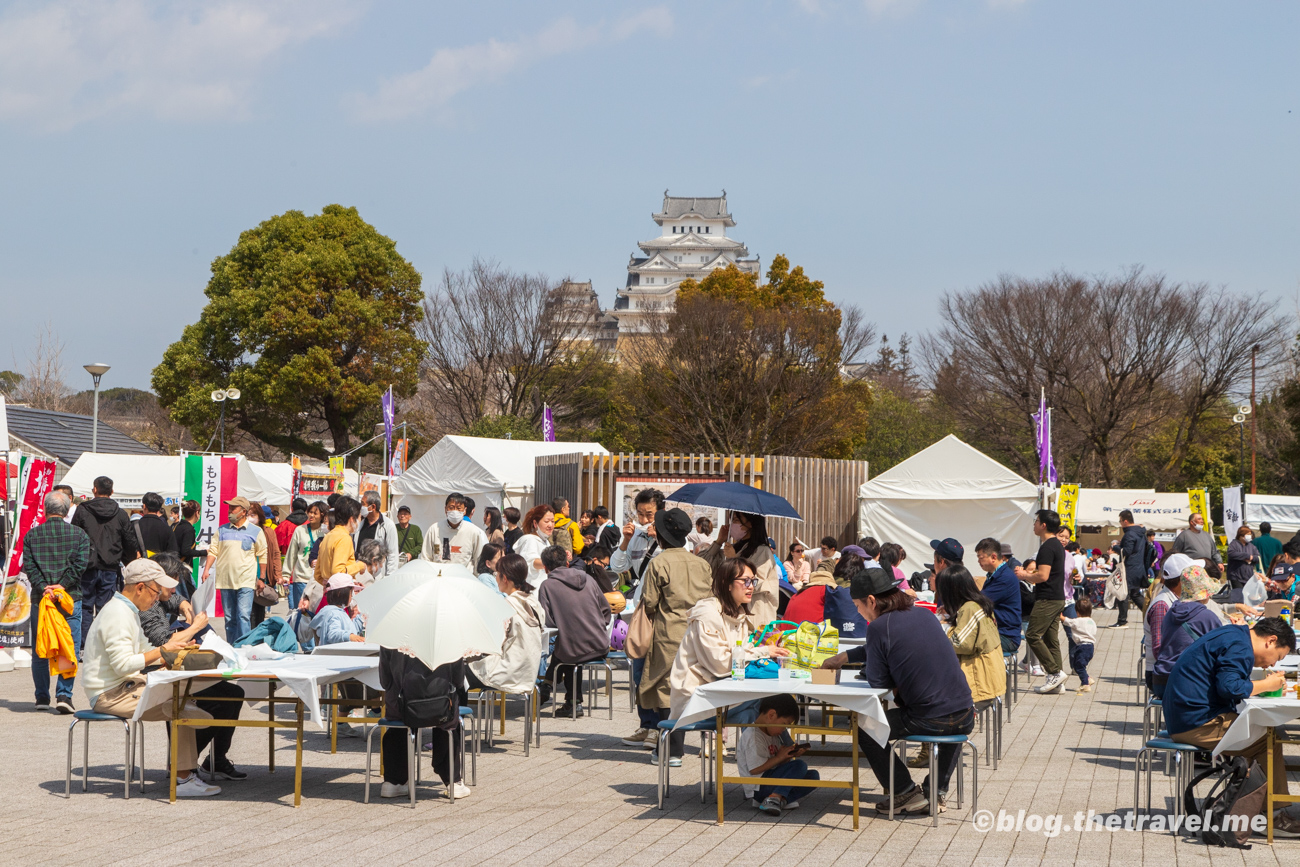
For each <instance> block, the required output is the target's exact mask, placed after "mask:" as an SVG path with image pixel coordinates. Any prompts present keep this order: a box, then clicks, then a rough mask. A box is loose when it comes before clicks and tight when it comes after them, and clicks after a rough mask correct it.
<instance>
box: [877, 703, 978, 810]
mask: <svg viewBox="0 0 1300 867" xmlns="http://www.w3.org/2000/svg"><path fill="white" fill-rule="evenodd" d="M885 716H886V717H887V718H888V719H889V738H890V740H891V741H892V740H897V739H898V738H901V737H906V736H907V735H968V734H970V733H971V732H972V731H973V730H974V728H975V709H974V708H973V707H972V708H970V709H968V710H965V711H962V712H961V713H954V714H949V715H948V716H943V717H938V718H936V719H922V718H920V717H914V716H912V715H911V713H909V712H908V709H907V708H905V707H893V708H890V709H889V710H887V711H885ZM958 746H959V745H958V744H940V745H939V749H938V757H937V758H938V768H939V797H941V798H942V797H944V796H945V795H946V794H947V793H948V781H949V780H951V779H952V772H953V771H954V770H956V769H957V758H958ZM858 749H859V750H861V751H862V754H863V755H864V756H866V757H867V762H868V763H869V764H870V765H871V770H872V772H873V773H874V774H875V775H876V779H877V780H878V781H879V782H880V785H881V787H882V788H886V789H888V788H889V763H890V761H891V760H892V761H893V763H894V789H895V791H894V792H892V793H891V794H901V793H903V792H906V791H907V790H908V789H910V788H912V773H911V771H909V770H908V769H907V765H906V764H905V763H904V762H903V761H902V760H901V759H899V758H898V757H897V756H895V755H894V754H893V751H892V750H891V749H890V748H889V745H888V744H886V745H885V746H881V745H880V744H878V743H876V739H875V738H873V737H872V736H871V735H869V734H867V733H866V732H864V731H862V730H861V729H859V730H858ZM930 787H931V782H930V777H929V775H927V776H926V778H925V782H923V783H922V784H921V788H922V791H924V792H925V794H926V795H927V796H928V795H929V794H930Z"/></svg>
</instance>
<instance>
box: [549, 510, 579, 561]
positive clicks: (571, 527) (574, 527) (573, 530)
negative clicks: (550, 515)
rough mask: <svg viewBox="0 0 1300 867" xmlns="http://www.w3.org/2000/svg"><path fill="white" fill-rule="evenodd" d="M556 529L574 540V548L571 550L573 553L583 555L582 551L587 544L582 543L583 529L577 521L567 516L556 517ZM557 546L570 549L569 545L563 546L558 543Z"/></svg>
mask: <svg viewBox="0 0 1300 867" xmlns="http://www.w3.org/2000/svg"><path fill="white" fill-rule="evenodd" d="M555 529H556V530H558V531H561V532H567V533H568V534H569V538H570V539H572V540H573V543H572V544H573V548H572V549H571V550H572V551H573V553H575V554H581V553H582V549H583V547H585V545H586V543H585V542H583V541H582V528H581V527H579V526H578V522H577V521H575V520H573V519H572V518H570V517H568V516H567V515H556V516H555ZM556 544H557V545H560V547H562V548H568V547H569V546H568V545H563V544H561V543H559V542H556Z"/></svg>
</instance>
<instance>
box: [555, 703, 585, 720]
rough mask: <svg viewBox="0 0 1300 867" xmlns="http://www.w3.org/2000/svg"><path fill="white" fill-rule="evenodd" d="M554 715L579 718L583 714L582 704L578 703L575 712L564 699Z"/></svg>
mask: <svg viewBox="0 0 1300 867" xmlns="http://www.w3.org/2000/svg"><path fill="white" fill-rule="evenodd" d="M555 715H556V716H560V717H568V718H569V719H581V718H582V716H583V713H582V705H578V711H577V713H576V714H575V713H574V711H573V705H572V704H570V703H569V702H567V701H566V702H565V703H564V704H562V705H560V707H559V710H557V711H556V712H555Z"/></svg>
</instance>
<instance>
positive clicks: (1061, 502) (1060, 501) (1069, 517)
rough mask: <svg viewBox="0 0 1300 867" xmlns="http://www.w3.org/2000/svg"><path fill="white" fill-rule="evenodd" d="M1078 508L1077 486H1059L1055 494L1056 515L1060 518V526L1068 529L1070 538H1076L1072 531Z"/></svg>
mask: <svg viewBox="0 0 1300 867" xmlns="http://www.w3.org/2000/svg"><path fill="white" fill-rule="evenodd" d="M1078 507H1079V486H1078V485H1061V490H1060V491H1059V492H1057V494H1056V513H1057V514H1058V515H1060V516H1061V526H1062V527H1069V528H1070V537H1071V538H1077V535H1076V533H1075V531H1074V520H1075V512H1077V511H1078Z"/></svg>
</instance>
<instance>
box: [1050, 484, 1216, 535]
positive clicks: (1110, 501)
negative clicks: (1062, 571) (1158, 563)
mask: <svg viewBox="0 0 1300 867" xmlns="http://www.w3.org/2000/svg"><path fill="white" fill-rule="evenodd" d="M1125 509H1128V510H1129V511H1130V512H1132V513H1133V523H1135V524H1140V525H1141V526H1143V527H1145V528H1147V529H1148V530H1182V529H1185V528H1186V527H1187V519H1188V518H1190V517H1191V516H1192V507H1191V503H1190V502H1189V501H1188V499H1187V493H1186V492H1185V491H1184V492H1182V493H1169V494H1157V493H1156V492H1155V489H1154V488H1145V489H1128V490H1125V489H1114V490H1112V489H1107V488H1080V489H1079V504H1078V506H1076V507H1075V517H1074V523H1075V526H1079V527H1118V526H1119V513H1120V512H1122V511H1124V510H1125Z"/></svg>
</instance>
